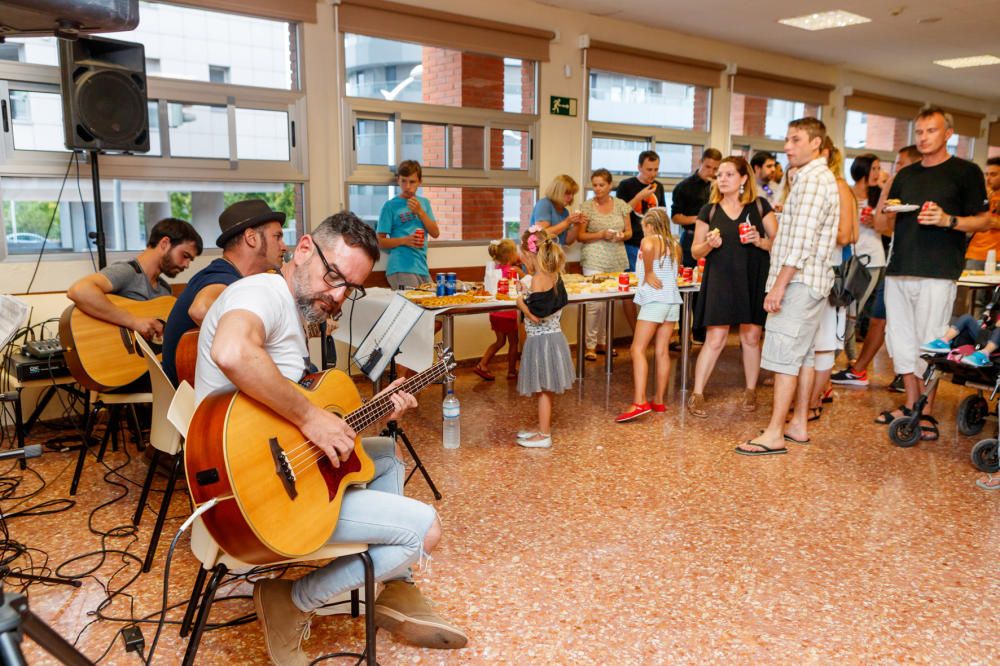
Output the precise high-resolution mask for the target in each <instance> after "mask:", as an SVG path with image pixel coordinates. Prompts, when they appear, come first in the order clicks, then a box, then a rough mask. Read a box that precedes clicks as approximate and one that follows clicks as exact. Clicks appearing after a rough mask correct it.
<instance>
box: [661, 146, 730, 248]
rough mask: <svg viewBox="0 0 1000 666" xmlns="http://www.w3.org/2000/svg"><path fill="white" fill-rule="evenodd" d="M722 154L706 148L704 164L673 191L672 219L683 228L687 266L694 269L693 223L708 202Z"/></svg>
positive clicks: (682, 245) (682, 235)
mask: <svg viewBox="0 0 1000 666" xmlns="http://www.w3.org/2000/svg"><path fill="white" fill-rule="evenodd" d="M721 161H722V153H721V152H719V151H718V150H717V149H715V148H707V149H705V152H703V153H702V154H701V164H700V165H699V166H698V170H697V171H695V172H694V173H693V174H691V175H690V176H688V177H687V178H685V179H684V180H682V181H681V182H679V183H677V187H675V188H674V202H673V207H672V208H671V210H670V217H671V219H672V220H673V222H674V224H679V225H680V226H681V227H683V229H684V230H683V231H682V232H681V249H682V250H684V262H683V263H684V265H685V266H692V267H693V266H694V265H695V263H696V262H695V260H694V257H692V256H691V241H692V240H694V223H695V222H696V221H697V219H698V211H700V210H701V209H702V206H704V205H705V204H707V203H708V197H709V196H710V195H711V194H712V181H714V180H715V172H716V171H718V170H719V163H720V162H721Z"/></svg>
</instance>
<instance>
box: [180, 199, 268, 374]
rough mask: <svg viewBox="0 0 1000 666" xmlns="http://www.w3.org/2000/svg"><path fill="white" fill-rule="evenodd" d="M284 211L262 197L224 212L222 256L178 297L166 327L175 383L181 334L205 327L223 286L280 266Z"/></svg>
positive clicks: (246, 201)
mask: <svg viewBox="0 0 1000 666" xmlns="http://www.w3.org/2000/svg"><path fill="white" fill-rule="evenodd" d="M284 223H285V214H284V213H279V212H277V211H273V210H271V208H270V207H269V206H268V205H267V203H265V202H264V201H262V200H260V199H247V200H245V201H237V202H236V203H234V204H233V205H232V206H229V207H228V208H226V210H224V211H222V215H220V216H219V229H220V230H221V231H222V233H221V234H220V235H219V237H218V238H217V239H216V241H215V244H216V245H218V246H219V247H220V248H222V257H220V258H218V259H216V260H214V261H213V262H212V263H210V264H209V265H208V266H206V267H205V268H203V269H201V270H200V271H198V272H197V273H196V274H195V275H194V277H192V278H191V280H190V282H188V284H187V287H185V288H184V291H183V292H181V295H180V296H179V297H178V298H177V303H176V304H175V305H174V308H173V310H171V312H170V317H169V318H168V319H167V325H166V327H165V328H164V329H163V370H164V372H166V373H167V377H169V378H170V381H171V382H173V383H174V384H175V385H176V384H177V366H176V364H175V360H176V354H177V345H178V343H179V342H180V339H181V336H182V335H184V333H186V332H187V331H189V330H190V329H192V328H195V327H196V326H201V322H202V320H203V319H204V318H205V313H206V312H208V309H209V308H210V307H211V306H212V303H214V302H215V299H217V298H218V297H219V294H221V293H222V290H223V289H225V288H226V287H228V286H229V285H230V284H232V283H233V282H236V281H237V280H239V279H240V278H241V277H246V276H248V275H256V274H257V273H264V272H266V271H269V270H275V269H278V268H280V267H281V261H282V257H283V256H284V254H285V252H286V251H287V250H288V248H287V247H286V246H285V242H284V234H283V232H282V225H283V224H284Z"/></svg>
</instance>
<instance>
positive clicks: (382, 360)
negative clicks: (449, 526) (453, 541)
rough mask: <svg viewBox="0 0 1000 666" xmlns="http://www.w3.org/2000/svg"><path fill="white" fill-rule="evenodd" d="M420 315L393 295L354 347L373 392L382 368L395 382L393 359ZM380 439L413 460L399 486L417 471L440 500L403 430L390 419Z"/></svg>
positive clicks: (418, 307) (420, 313)
mask: <svg viewBox="0 0 1000 666" xmlns="http://www.w3.org/2000/svg"><path fill="white" fill-rule="evenodd" d="M423 312H424V311H423V308H421V307H420V306H418V305H416V304H415V303H413V302H411V301H410V300H408V299H406V298H404V297H403V296H402V295H401V294H396V295H395V296H393V298H392V300H391V301H389V306H388V307H387V308H386V309H385V312H383V313H382V315H381V316H380V317H379V318H378V319H377V320H376V321H375V323H374V324H373V325H372V327H371V330H370V331H368V334H367V335H365V338H364V340H362V341H361V344H360V345H358V349H357V351H356V352H355V353H354V363H355V364H356V365H357V366H358V368H359V369H360V370H361V371H362V372H363V373H364V374H365V375H366V376H367V377H368V379H370V380H371V381H372V383H373V384H374V385H375V387H376V391H377V390H378V389H379V388H381V379H382V374H383V373H384V372H385V370H386V367H388V369H389V377H388V379H389V383H392V382H394V381H395V380H396V377H397V374H396V355H397V354H399V347H400V345H402V344H403V340H404V339H406V336H407V335H409V334H410V331H411V330H412V329H413V326H414V325H415V324H416V323H417V321H418V320H419V319H420V317H421V316H422V315H423ZM382 436H383V437H391V438H392V440H393V441H394V442H397V443H398V442H399V441H402V442H403V446H405V447H406V450H407V451H408V452H409V454H410V458H412V459H413V464H414V467H413V469H412V470H410V473H409V474H408V475H407V476H406V480H405V481H404V482H403V485H406V484H407V483H409V482H410V479H411V478H413V475H414V474H415V473H416V472H417V470H420V474H421V475H422V476H423V477H424V481H426V482H427V485H428V486H429V487H430V489H431V493H433V494H434V499H436V500H439V499H441V493H440V491H438V489H437V486H435V485H434V480H433V479H431V475H430V473H429V472H428V471H427V468H426V467H425V466H424V463H423V462H422V461H421V460H420V456H419V455H417V451H416V449H414V448H413V444H412V443H411V442H410V438H409V437H407V436H406V431H405V430H403V427H402V426H401V425H399V423H398V422H396V420H395V419H393V420H391V421H389V422H388V423H387V424H386V426H385V428H384V429H383V430H382Z"/></svg>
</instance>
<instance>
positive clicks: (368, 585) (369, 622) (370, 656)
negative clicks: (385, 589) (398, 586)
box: [358, 551, 378, 666]
mask: <svg viewBox="0 0 1000 666" xmlns="http://www.w3.org/2000/svg"><path fill="white" fill-rule="evenodd" d="M358 557H360V558H361V563H362V564H363V565H364V567H365V663H366V664H367V665H368V666H378V661H376V660H375V632H377V631H378V627H376V626H375V565H374V564H373V563H372V556H371V554H370V553H369V552H368V551H365V552H363V553H358Z"/></svg>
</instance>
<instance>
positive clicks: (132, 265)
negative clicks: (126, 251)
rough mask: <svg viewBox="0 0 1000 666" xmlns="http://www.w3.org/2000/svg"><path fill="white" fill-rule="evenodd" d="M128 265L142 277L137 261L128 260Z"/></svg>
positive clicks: (140, 267)
mask: <svg viewBox="0 0 1000 666" xmlns="http://www.w3.org/2000/svg"><path fill="white" fill-rule="evenodd" d="M128 265H129V266H131V267H132V270H134V271H135V272H136V273H137V274H138V275H142V266H140V265H139V260H138V259H129V260H128Z"/></svg>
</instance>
